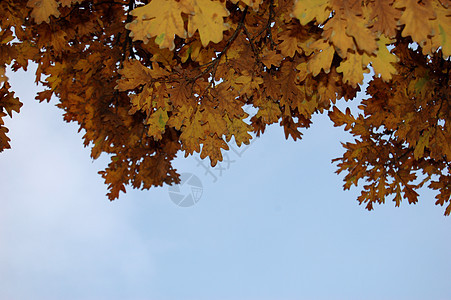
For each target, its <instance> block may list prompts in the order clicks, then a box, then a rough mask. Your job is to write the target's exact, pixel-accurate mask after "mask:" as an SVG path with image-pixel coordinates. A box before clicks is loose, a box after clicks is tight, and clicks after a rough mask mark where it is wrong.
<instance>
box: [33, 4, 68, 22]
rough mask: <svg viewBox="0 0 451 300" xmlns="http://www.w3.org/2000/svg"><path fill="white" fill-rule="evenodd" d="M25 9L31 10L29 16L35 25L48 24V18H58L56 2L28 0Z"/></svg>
mask: <svg viewBox="0 0 451 300" xmlns="http://www.w3.org/2000/svg"><path fill="white" fill-rule="evenodd" d="M27 7H30V8H32V11H31V16H32V17H33V19H34V21H35V22H36V23H37V24H41V23H42V22H46V23H49V22H50V16H54V17H56V18H58V17H59V16H60V12H59V10H58V2H57V1H56V0H29V1H28V2H27Z"/></svg>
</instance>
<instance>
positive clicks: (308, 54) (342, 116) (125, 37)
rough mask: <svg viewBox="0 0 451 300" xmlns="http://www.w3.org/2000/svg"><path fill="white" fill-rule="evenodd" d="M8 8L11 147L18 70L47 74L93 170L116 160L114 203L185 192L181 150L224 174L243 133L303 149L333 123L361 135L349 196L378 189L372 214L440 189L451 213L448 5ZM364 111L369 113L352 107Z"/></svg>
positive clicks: (348, 173) (2, 21)
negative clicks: (146, 193) (311, 135)
mask: <svg viewBox="0 0 451 300" xmlns="http://www.w3.org/2000/svg"><path fill="white" fill-rule="evenodd" d="M0 3H1V4H0V10H1V12H0V28H1V30H0V53H1V55H0V87H1V89H0V151H2V150H4V149H7V148H9V147H10V145H9V138H8V136H7V135H6V134H7V133H8V129H7V128H6V127H5V122H4V118H6V117H8V116H11V115H14V116H15V114H14V113H13V112H19V111H20V107H21V103H20V102H19V100H18V99H17V98H16V97H15V94H14V91H13V90H12V89H11V88H10V86H9V84H8V78H7V77H6V74H5V72H6V66H8V71H9V70H10V69H11V71H13V72H14V71H17V70H20V69H23V70H26V69H27V67H28V66H29V65H30V64H31V63H33V64H34V65H36V66H37V67H36V79H35V81H36V83H37V84H38V86H42V89H41V90H40V91H39V92H38V93H37V95H36V99H37V100H39V101H40V102H47V101H49V100H50V99H52V101H54V102H56V105H57V106H58V107H59V108H60V109H62V111H63V118H64V120H65V121H67V122H75V123H76V124H78V126H79V130H80V131H81V132H83V145H85V146H87V147H91V149H92V150H91V156H92V157H93V158H94V159H95V158H98V157H100V156H101V154H102V153H106V154H107V156H108V157H110V160H111V161H110V164H109V165H108V167H107V168H105V170H104V171H101V172H100V174H101V176H102V177H103V178H104V179H105V183H106V184H107V185H108V189H109V192H108V197H109V199H111V200H113V199H116V198H117V197H119V194H120V191H123V192H125V187H126V186H127V185H130V186H132V187H134V188H141V189H147V188H151V187H154V186H161V185H163V184H172V183H177V182H179V180H180V178H179V176H178V174H177V173H176V171H175V169H174V167H173V165H172V163H173V159H174V158H175V157H176V156H177V154H178V153H179V151H184V152H185V156H188V155H191V154H193V153H194V152H200V153H201V157H202V158H207V157H210V160H211V163H212V165H215V164H216V163H217V162H218V161H220V160H221V159H222V155H223V152H222V151H226V149H228V146H227V144H226V141H231V140H232V138H233V139H234V140H235V142H236V143H237V145H239V146H241V147H243V144H244V145H246V144H248V143H249V142H250V141H251V136H252V133H254V134H257V135H260V134H263V133H264V132H265V128H266V127H267V126H268V125H270V124H274V123H278V124H279V125H280V126H282V127H283V129H284V134H285V138H289V137H292V138H293V139H294V140H297V139H300V138H301V130H302V128H308V127H310V125H311V124H312V122H313V120H314V118H313V116H314V115H315V114H323V113H326V112H327V113H328V114H329V117H330V119H331V120H332V121H333V122H334V125H335V126H343V128H344V130H348V131H349V133H350V134H351V135H352V141H349V142H346V143H343V148H344V150H343V153H342V155H341V156H340V157H339V158H337V159H335V160H334V162H336V163H337V172H338V173H339V172H344V173H345V175H344V185H343V187H344V189H349V188H350V187H351V186H353V185H355V186H358V185H359V184H361V183H363V186H362V187H361V188H362V189H361V194H360V196H359V197H358V198H357V199H358V202H359V203H361V204H365V206H366V208H367V209H369V210H371V209H374V207H375V205H376V204H382V203H384V201H385V199H388V198H387V197H389V198H391V197H395V205H400V204H401V202H402V200H403V199H404V198H405V199H407V200H408V203H412V204H413V203H416V202H417V192H416V191H417V190H418V189H419V188H420V187H421V186H424V185H425V184H429V187H430V188H431V189H433V190H436V192H437V197H436V199H437V204H438V205H447V207H446V209H445V214H450V212H451V201H450V192H449V190H450V188H449V186H450V182H451V179H450V177H449V176H448V175H447V174H449V173H450V172H451V170H450V169H449V166H450V165H451V161H450V159H451V146H450V143H449V141H450V140H451V127H450V125H449V124H451V123H450V122H451V120H450V116H449V113H447V112H449V111H450V109H451V105H450V103H449V101H448V99H449V94H450V93H449V80H448V77H449V70H450V69H451V61H450V60H449V59H448V56H449V55H450V54H451V50H450V49H451V46H450V39H451V37H450V32H451V30H450V28H451V21H450V20H451V14H450V13H449V5H450V4H449V1H444V0H440V1H435V0H434V1H417V0H396V1H395V0H371V1H344V0H274V1H262V0H149V1H131V2H130V1H125V2H123V1H116V2H114V3H113V2H111V1H93V0H28V1H25V2H22V1H13V0H2V1H1V2H0ZM24 3H26V5H24ZM44 23H48V24H44ZM412 42H413V43H412ZM414 47H417V48H416V50H414V49H415V48H414ZM368 65H370V66H371V68H372V69H373V70H374V75H373V76H368V77H367V78H368V81H367V82H365V83H368V85H366V84H362V83H363V79H364V74H366V73H368V72H369V69H368ZM23 88H26V87H23ZM358 92H362V93H365V96H364V97H360V98H359V99H356V96H357V95H358ZM361 98H363V99H362V100H360V99H361ZM349 100H352V101H357V102H359V101H360V105H359V104H357V105H356V106H357V108H356V111H355V112H354V114H351V111H350V110H349V109H346V110H345V111H344V112H341V111H340V110H338V108H337V107H341V106H340V105H342V104H340V102H343V101H349ZM332 104H333V105H334V106H333V108H331V105H332ZM246 106H252V107H254V108H255V109H256V110H257V112H256V114H255V115H253V116H252V117H251V118H250V122H248V121H247V119H246V118H248V117H249V116H248V115H247V114H246V113H245V112H244V108H245V107H246ZM249 123H250V124H249ZM444 174H445V175H444ZM0 197H1V195H0Z"/></svg>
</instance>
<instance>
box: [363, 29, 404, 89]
mask: <svg viewBox="0 0 451 300" xmlns="http://www.w3.org/2000/svg"><path fill="white" fill-rule="evenodd" d="M390 43H391V41H390V40H389V39H388V38H387V37H385V36H384V35H381V36H380V37H379V40H378V42H377V44H378V49H379V50H378V51H377V52H376V54H375V55H369V56H368V55H366V54H364V55H363V64H364V65H367V64H368V63H370V62H371V66H372V67H373V69H374V72H375V73H376V74H380V75H381V77H382V79H383V80H385V81H388V80H390V79H391V78H392V75H394V74H396V73H397V71H396V68H395V67H394V63H396V62H397V61H398V58H397V57H396V56H395V55H394V54H392V53H390V51H388V49H387V46H386V45H389V44H390Z"/></svg>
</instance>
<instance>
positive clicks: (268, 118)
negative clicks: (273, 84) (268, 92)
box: [255, 100, 282, 124]
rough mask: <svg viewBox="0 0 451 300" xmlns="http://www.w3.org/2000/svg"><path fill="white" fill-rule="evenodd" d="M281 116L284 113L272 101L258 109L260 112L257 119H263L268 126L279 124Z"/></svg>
mask: <svg viewBox="0 0 451 300" xmlns="http://www.w3.org/2000/svg"><path fill="white" fill-rule="evenodd" d="M281 115H282V112H281V111H280V107H279V105H278V104H277V103H274V102H273V101H271V100H267V101H265V102H264V104H263V105H261V106H259V107H258V112H257V115H256V116H255V117H256V118H261V119H262V121H263V122H264V123H266V124H272V123H276V122H278V121H279V118H280V117H281Z"/></svg>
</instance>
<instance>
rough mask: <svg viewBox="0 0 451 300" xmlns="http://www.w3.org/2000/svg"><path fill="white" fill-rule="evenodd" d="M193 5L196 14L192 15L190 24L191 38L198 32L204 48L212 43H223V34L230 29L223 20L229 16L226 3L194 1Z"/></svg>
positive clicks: (203, 0) (209, 0)
mask: <svg viewBox="0 0 451 300" xmlns="http://www.w3.org/2000/svg"><path fill="white" fill-rule="evenodd" d="M193 3H194V13H192V14H190V16H189V22H188V33H189V36H193V35H194V33H195V32H196V30H198V31H199V35H200V40H201V41H202V46H204V47H206V46H207V45H208V43H210V42H213V43H219V42H220V41H222V38H223V34H222V32H223V31H224V30H227V29H228V28H229V27H228V26H227V24H226V23H224V19H223V18H224V17H227V16H228V15H229V11H228V10H227V9H226V8H225V3H221V2H219V1H211V0H193Z"/></svg>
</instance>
